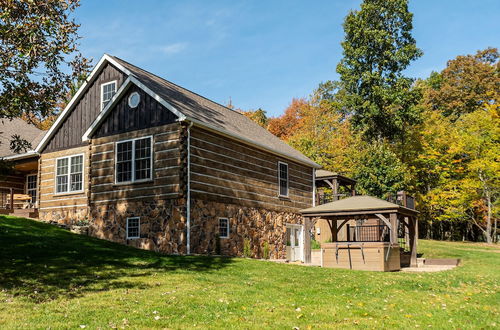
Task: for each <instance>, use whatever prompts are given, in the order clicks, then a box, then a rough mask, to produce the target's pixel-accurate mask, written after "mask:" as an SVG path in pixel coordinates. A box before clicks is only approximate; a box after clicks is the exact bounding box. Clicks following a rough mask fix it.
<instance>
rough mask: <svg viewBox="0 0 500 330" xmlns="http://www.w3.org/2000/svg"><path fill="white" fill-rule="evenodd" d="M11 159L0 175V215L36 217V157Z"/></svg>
mask: <svg viewBox="0 0 500 330" xmlns="http://www.w3.org/2000/svg"><path fill="white" fill-rule="evenodd" d="M19 158H20V159H13V160H11V161H10V168H7V169H6V170H5V171H4V173H1V174H0V214H12V215H16V216H20V217H28V218H37V217H38V175H37V171H38V156H33V157H26V158H22V157H19Z"/></svg>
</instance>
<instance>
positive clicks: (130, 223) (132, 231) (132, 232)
mask: <svg viewBox="0 0 500 330" xmlns="http://www.w3.org/2000/svg"><path fill="white" fill-rule="evenodd" d="M140 233H141V223H140V218H139V217H133V218H127V239H133V238H139V237H140Z"/></svg>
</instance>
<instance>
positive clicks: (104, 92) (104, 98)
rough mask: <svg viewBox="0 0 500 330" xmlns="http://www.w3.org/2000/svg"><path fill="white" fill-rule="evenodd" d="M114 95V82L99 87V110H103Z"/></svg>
mask: <svg viewBox="0 0 500 330" xmlns="http://www.w3.org/2000/svg"><path fill="white" fill-rule="evenodd" d="M115 94H116V80H115V81H111V82H108V83H105V84H102V85H101V110H102V109H104V108H105V107H106V106H107V105H108V103H109V102H110V101H111V99H112V98H113V96H114V95H115Z"/></svg>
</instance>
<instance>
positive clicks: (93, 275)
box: [0, 216, 232, 301]
mask: <svg viewBox="0 0 500 330" xmlns="http://www.w3.org/2000/svg"><path fill="white" fill-rule="evenodd" d="M231 261H232V259H231V258H224V257H203V256H165V255H161V254H157V253H154V252H151V251H144V250H138V249H134V248H131V247H128V246H124V245H120V244H116V243H112V242H108V241H104V240H99V239H95V238H91V237H87V236H81V235H76V234H73V233H70V232H69V231H66V230H64V229H60V228H58V227H55V226H52V225H48V224H44V223H40V222H37V221H33V220H28V219H23V218H14V217H5V216H0V288H1V289H3V290H6V291H7V292H8V293H10V294H12V295H15V296H23V297H26V298H28V299H30V300H34V301H46V300H51V299H55V298H57V297H59V296H65V297H69V298H72V297H78V296H80V295H82V294H84V293H86V292H92V291H105V290H110V289H117V288H127V289H132V288H145V287H147V286H148V284H145V283H140V282H138V281H133V279H132V278H133V277H139V276H147V275H152V274H154V273H157V272H169V271H170V272H175V271H177V272H211V271H216V270H218V269H221V268H223V267H225V266H226V265H228V264H229V263H231Z"/></svg>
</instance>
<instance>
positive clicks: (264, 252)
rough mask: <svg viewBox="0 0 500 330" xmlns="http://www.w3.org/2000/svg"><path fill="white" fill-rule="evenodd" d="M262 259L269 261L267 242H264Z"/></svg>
mask: <svg viewBox="0 0 500 330" xmlns="http://www.w3.org/2000/svg"><path fill="white" fill-rule="evenodd" d="M262 255H263V257H264V259H269V243H268V242H264V250H263V253H262Z"/></svg>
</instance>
